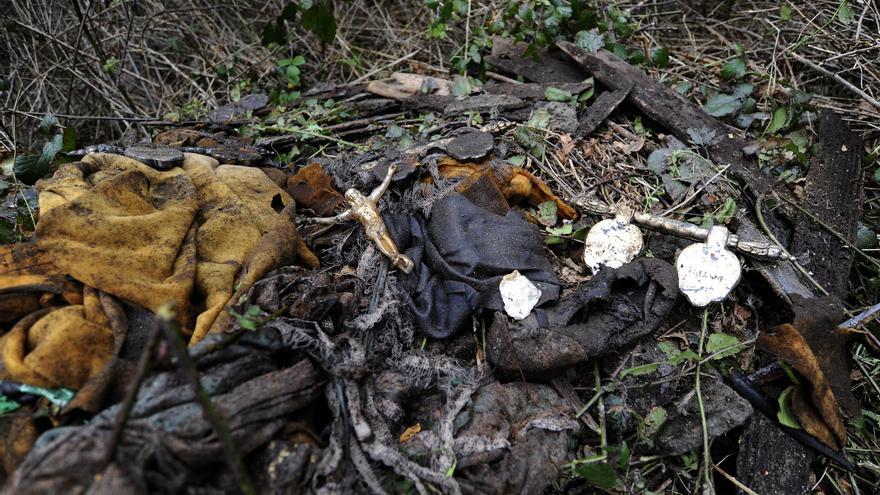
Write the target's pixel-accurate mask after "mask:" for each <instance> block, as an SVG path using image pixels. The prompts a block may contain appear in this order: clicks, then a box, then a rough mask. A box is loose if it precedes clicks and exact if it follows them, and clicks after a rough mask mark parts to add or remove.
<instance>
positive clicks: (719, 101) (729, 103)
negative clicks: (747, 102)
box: [703, 93, 742, 117]
mask: <svg viewBox="0 0 880 495" xmlns="http://www.w3.org/2000/svg"><path fill="white" fill-rule="evenodd" d="M740 108H742V101H741V100H740V99H739V98H737V97H735V96H733V95H728V94H724V93H715V94H714V95H712V96H710V97H709V99H708V100H706V104H705V105H703V110H704V111H705V112H706V113H708V114H709V115H711V116H713V117H724V116H725V115H730V114H732V113H734V112H736V111H737V110H739V109H740Z"/></svg>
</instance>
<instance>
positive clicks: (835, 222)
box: [791, 111, 865, 299]
mask: <svg viewBox="0 0 880 495" xmlns="http://www.w3.org/2000/svg"><path fill="white" fill-rule="evenodd" d="M817 135H818V136H819V146H818V148H819V149H818V153H817V154H816V156H814V157H813V160H812V161H811V162H810V169H809V172H808V173H807V177H806V181H805V184H804V195H803V197H802V198H801V200H800V201H799V205H800V206H802V207H803V208H804V209H805V210H807V211H809V212H810V213H812V214H813V215H814V216H816V217H817V218H818V219H819V220H821V221H822V222H823V223H824V224H825V225H827V226H828V227H829V228H831V229H832V230H834V231H835V232H837V233H839V234H841V235H842V236H843V237H845V238H846V239H847V240H849V241H850V242H851V243H853V244H855V240H856V230H857V229H858V221H859V218H860V217H861V214H862V212H861V201H860V199H861V197H862V160H863V158H864V154H865V147H864V142H863V141H862V139H861V138H860V137H859V136H858V135H856V134H855V133H853V132H851V131H850V130H849V129H847V128H846V125H845V124H844V123H843V121H842V120H841V119H840V117H838V116H837V115H835V114H834V113H833V112H830V111H825V112H823V114H822V116H821V118H820V119H819V127H818V132H817ZM791 253H792V254H794V255H795V256H797V257H798V258H799V259H801V260H802V263H803V265H804V267H805V268H807V269H808V270H809V271H810V272H812V273H813V277H814V278H815V279H816V280H817V281H818V282H819V283H820V284H821V285H822V286H823V287H824V288H825V290H827V291H828V292H829V293H830V294H835V295H836V296H837V297H840V298H841V299H843V298H846V295H847V292H848V289H849V272H850V267H851V266H852V262H853V252H852V251H851V250H849V249H848V248H847V246H845V245H844V243H843V242H841V241H840V240H839V239H838V238H837V237H836V236H834V235H833V234H832V233H830V232H829V231H828V230H827V229H825V228H824V227H822V226H821V225H819V224H818V223H817V222H815V221H814V220H812V219H811V218H809V217H808V216H807V215H805V214H801V215H799V218H798V221H797V223H796V224H795V229H794V237H793V239H792V248H791Z"/></svg>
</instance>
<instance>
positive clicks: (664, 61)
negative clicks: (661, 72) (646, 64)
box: [651, 47, 669, 69]
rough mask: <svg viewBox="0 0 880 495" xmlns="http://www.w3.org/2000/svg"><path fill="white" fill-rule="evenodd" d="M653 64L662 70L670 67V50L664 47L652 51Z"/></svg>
mask: <svg viewBox="0 0 880 495" xmlns="http://www.w3.org/2000/svg"><path fill="white" fill-rule="evenodd" d="M651 62H654V65H656V66H657V67H660V68H661V69H662V68H663V67H666V66H667V65H669V49H668V48H665V47H663V48H654V49H653V50H651Z"/></svg>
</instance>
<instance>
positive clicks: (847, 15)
mask: <svg viewBox="0 0 880 495" xmlns="http://www.w3.org/2000/svg"><path fill="white" fill-rule="evenodd" d="M837 20H839V21H840V22H842V23H843V24H851V23H852V22H853V21H854V20H856V13H855V12H853V9H852V7H850V6H849V2H848V1H847V0H843V1H842V2H840V7H838V8H837Z"/></svg>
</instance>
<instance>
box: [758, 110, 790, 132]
mask: <svg viewBox="0 0 880 495" xmlns="http://www.w3.org/2000/svg"><path fill="white" fill-rule="evenodd" d="M787 120H788V111H787V110H786V108H785V107H779V108H777V109H776V110H775V111H774V112H773V117H771V118H770V123H769V124H767V129H765V130H764V132H765V133H766V134H773V133H774V132H777V131H779V130H780V129H782V128H783V127H785V122H786V121H787Z"/></svg>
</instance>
